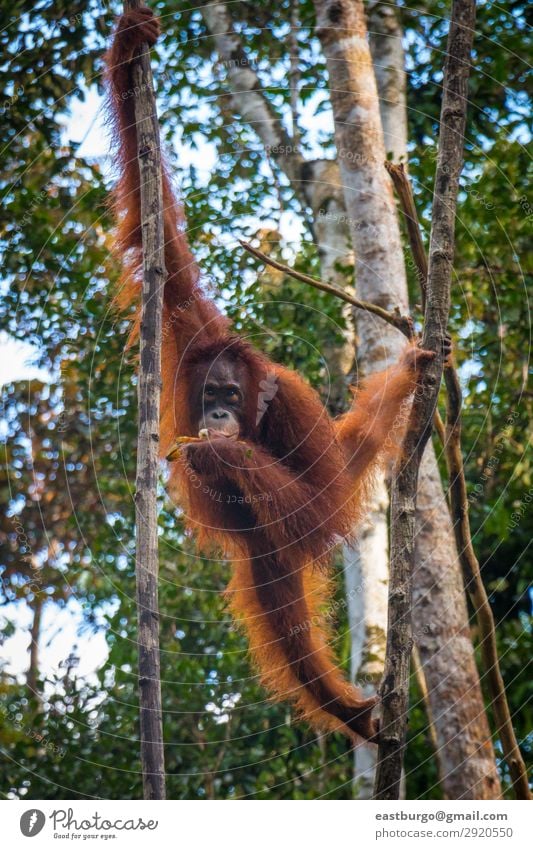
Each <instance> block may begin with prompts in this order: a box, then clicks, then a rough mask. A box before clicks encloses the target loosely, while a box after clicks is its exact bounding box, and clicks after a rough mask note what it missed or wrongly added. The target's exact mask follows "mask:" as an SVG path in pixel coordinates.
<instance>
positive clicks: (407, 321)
mask: <svg viewBox="0 0 533 849" xmlns="http://www.w3.org/2000/svg"><path fill="white" fill-rule="evenodd" d="M239 244H240V245H242V247H243V248H244V249H245V250H246V251H248V253H250V254H252V256H254V257H255V258H256V259H259V260H261V262H264V263H265V264H266V265H271V266H272V268H276V269H277V270H278V271H283V272H284V273H285V274H286V275H287V276H288V277H294V279H295V280H300V281H301V282H302V283H307V285H308V286H313V288H314V289H320V291H321V292H329V294H330V295H335V297H336V298H340V300H341V301H346V303H347V304H351V305H352V306H353V307H356V308H357V309H359V310H364V311H365V312H370V313H372V314H373V315H377V316H379V318H382V319H383V321H386V322H387V324H390V325H392V327H395V328H396V329H397V330H399V331H400V333H403V335H404V336H406V337H407V338H408V339H413V337H414V330H413V321H412V319H411V317H410V316H408V315H402V314H401V313H400V311H399V310H398V309H396V310H395V311H394V312H389V311H388V310H386V309H384V308H383V307H380V306H378V305H377V304H373V303H371V302H370V301H360V300H359V299H358V298H354V297H353V296H352V295H349V294H348V292H345V291H344V290H343V289H339V287H338V286H332V285H331V283H324V282H323V281H322V280H317V279H316V278H315V277H311V276H310V275H309V274H304V273H303V272H302V271H297V270H296V269H295V268H291V267H290V266H288V265H285V264H284V263H282V262H278V261H277V260H276V259H272V258H271V257H269V256H267V254H264V253H263V252H262V251H260V250H258V249H257V248H254V247H252V245H250V244H249V243H248V242H244V241H243V240H242V239H239Z"/></svg>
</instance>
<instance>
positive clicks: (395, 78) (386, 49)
mask: <svg viewBox="0 0 533 849" xmlns="http://www.w3.org/2000/svg"><path fill="white" fill-rule="evenodd" d="M367 8H368V32H369V36H370V52H371V54H372V63H373V65H374V73H375V75H376V83H377V87H378V94H379V111H380V114H381V124H382V127H383V140H384V144H385V153H386V154H387V157H390V159H392V161H393V162H407V138H408V136H407V98H406V78H405V67H404V49H403V43H402V39H403V30H402V26H401V23H400V18H399V15H398V9H397V7H395V6H393V5H391V4H390V3H382V2H380V0H372V1H371V2H370V3H369V4H368V7H367Z"/></svg>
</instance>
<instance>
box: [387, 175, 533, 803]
mask: <svg viewBox="0 0 533 849" xmlns="http://www.w3.org/2000/svg"><path fill="white" fill-rule="evenodd" d="M385 167H386V168H387V171H388V172H389V174H390V175H391V177H392V180H393V183H394V186H395V188H396V191H397V192H398V197H399V200H400V204H401V206H402V209H403V211H404V213H405V215H406V217H407V219H408V221H410V222H411V226H410V227H409V228H408V233H409V240H410V243H411V250H412V251H413V256H414V257H415V261H416V262H417V267H418V271H419V279H420V278H422V276H423V275H424V274H426V276H427V259H426V255H425V251H424V248H423V242H422V236H421V232H420V222H419V219H418V215H417V211H416V206H415V203H414V197H413V191H412V187H411V183H410V180H409V178H408V176H407V174H406V173H405V170H404V169H403V166H399V167H398V166H396V165H391V163H389V162H386V163H385ZM420 245H422V252H421V251H420ZM444 382H445V384H446V390H447V403H446V429H445V432H443V433H442V436H441V438H442V444H443V446H444V449H445V454H446V465H447V467H448V475H449V479H450V510H451V513H452V521H453V528H454V534H455V540H456V543H457V550H458V552H459V560H460V562H461V567H462V570H463V574H464V578H465V585H466V590H467V592H468V594H469V596H470V600H471V602H472V605H473V607H474V610H475V612H476V619H477V624H478V628H479V636H480V650H481V657H482V659H483V667H484V670H485V673H486V676H487V685H488V690H489V695H490V698H491V702H492V707H493V711H494V718H495V720H496V726H497V727H496V732H497V733H498V734H499V735H500V737H501V741H502V748H503V753H504V757H505V760H506V762H507V765H508V767H509V772H510V774H511V779H512V781H513V785H514V789H515V793H516V796H517V798H518V799H529V798H531V796H530V790H529V784H528V780H527V772H526V766H525V764H524V761H523V758H522V755H521V753H520V748H519V746H518V742H517V739H516V735H515V732H514V729H513V724H512V719H511V712H510V710H509V705H508V702H507V695H506V691H505V684H504V681H503V678H502V675H501V672H500V662H499V658H498V649H497V642H496V627H495V623H494V616H493V613H492V608H491V606H490V602H489V599H488V596H487V592H486V590H485V586H484V584H483V578H482V576H481V569H480V566H479V561H478V559H477V557H476V554H475V551H474V546H473V544H472V532H471V529H470V519H469V511H468V494H467V487H466V476H465V470H464V463H463V453H462V449H461V407H462V392H461V385H460V382H459V377H458V374H457V370H456V368H454V366H453V365H452V364H451V363H450V364H449V365H447V366H446V367H445V369H444ZM436 415H438V418H439V420H440V424H441V425H442V419H441V418H440V415H439V414H438V413H437V414H436ZM442 428H443V431H444V426H443V425H442Z"/></svg>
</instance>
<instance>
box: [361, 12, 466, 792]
mask: <svg viewBox="0 0 533 849" xmlns="http://www.w3.org/2000/svg"><path fill="white" fill-rule="evenodd" d="M474 23H475V0H454V2H453V4H452V15H451V23H450V30H449V34H448V43H447V53H446V61H445V66H444V81H443V97H442V104H441V117H440V133H439V145H438V160H437V171H436V175H435V189H434V196H433V208H432V218H431V222H432V224H431V238H430V249H429V267H428V281H427V300H426V308H425V321H424V335H423V347H424V348H425V349H427V350H432V351H434V352H435V359H434V360H433V361H432V362H430V363H429V364H428V366H427V368H426V369H425V371H424V374H423V375H422V377H421V380H420V387H419V391H418V392H417V393H416V394H415V397H414V402H413V408H412V411H411V415H410V418H409V424H408V427H407V431H406V435H405V439H404V443H403V447H402V456H401V458H400V461H399V463H398V468H397V472H396V474H395V477H394V480H393V488H392V515H391V577H390V584H389V620H388V633H387V656H386V661H385V675H384V681H383V689H382V695H383V724H382V729H381V732H380V742H379V750H378V767H377V771H376V785H375V791H374V794H375V798H376V799H397V798H398V795H399V785H400V777H401V770H402V764H403V753H404V748H405V739H406V732H407V713H408V701H409V663H410V655H411V649H412V629H411V604H412V574H413V570H414V566H415V557H414V555H415V503H416V492H417V481H418V469H419V465H420V460H421V458H422V455H423V452H424V448H425V445H426V442H427V440H428V438H429V437H430V434H431V427H432V420H433V413H434V410H435V407H436V404H437V398H438V393H439V387H440V382H441V378H442V368H443V359H442V345H443V340H444V333H445V330H446V325H447V322H448V315H449V309H450V300H451V296H450V293H451V279H452V267H453V256H454V245H455V211H456V205H457V193H458V189H459V177H460V174H461V170H462V166H463V146H464V131H465V125H466V108H467V95H468V77H469V72H470V55H471V49H472V42H473V35H474ZM474 792H475V791H474Z"/></svg>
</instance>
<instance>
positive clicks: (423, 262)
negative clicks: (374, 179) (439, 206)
mask: <svg viewBox="0 0 533 849" xmlns="http://www.w3.org/2000/svg"><path fill="white" fill-rule="evenodd" d="M384 164H385V168H386V170H387V171H388V172H389V175H390V177H391V179H392V182H393V184H394V188H395V189H396V194H397V195H398V198H399V200H400V204H401V207H402V210H403V213H404V215H405V220H406V223H407V233H408V236H409V244H410V245H411V251H412V252H413V259H414V261H415V265H416V270H417V277H418V282H419V284H420V291H421V293H422V312H425V310H426V288H427V279H428V262H427V257H426V249H425V247H424V242H423V241H422V233H421V232H420V223H419V220H418V215H417V212H416V206H415V200H414V197H413V190H412V188H411V183H410V181H409V178H408V176H407V173H406V171H405V167H404V166H403V164H402V165H394V163H393V162H388V161H386V162H385V163H384Z"/></svg>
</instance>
